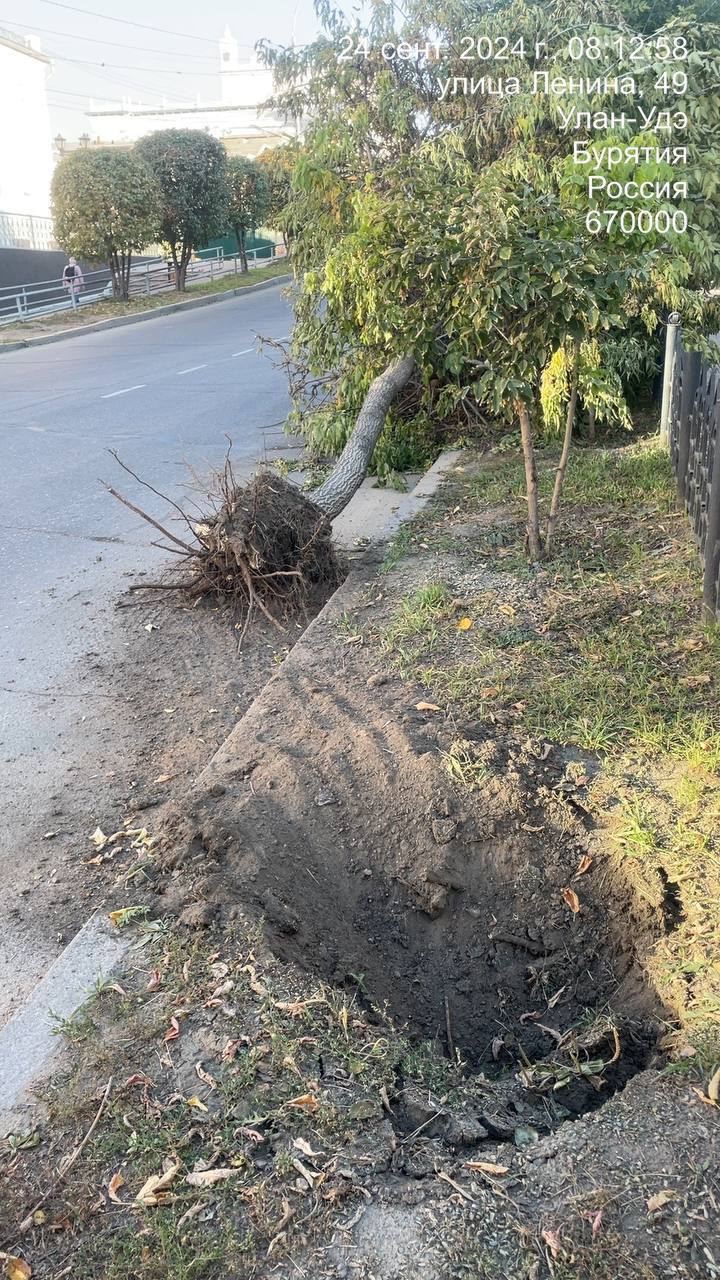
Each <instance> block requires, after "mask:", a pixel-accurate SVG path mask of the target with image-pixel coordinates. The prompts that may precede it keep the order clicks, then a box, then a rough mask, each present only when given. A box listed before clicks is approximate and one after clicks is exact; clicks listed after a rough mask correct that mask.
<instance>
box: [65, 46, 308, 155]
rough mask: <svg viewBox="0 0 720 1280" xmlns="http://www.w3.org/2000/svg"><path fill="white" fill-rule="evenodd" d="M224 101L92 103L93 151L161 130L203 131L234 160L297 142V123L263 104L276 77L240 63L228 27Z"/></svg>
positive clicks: (222, 65) (223, 50) (222, 61)
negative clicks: (286, 119) (219, 141)
mask: <svg viewBox="0 0 720 1280" xmlns="http://www.w3.org/2000/svg"><path fill="white" fill-rule="evenodd" d="M218 77H219V81H220V95H219V98H216V99H212V100H210V101H209V102H203V101H201V100H200V98H198V99H197V100H196V101H195V102H194V103H188V104H183V103H180V102H173V101H172V100H170V99H164V100H163V102H162V105H161V106H157V105H152V106H149V105H147V104H146V103H142V102H135V101H133V100H132V99H131V98H124V99H123V100H122V102H120V103H118V105H117V106H110V107H108V106H105V105H102V106H101V105H100V104H97V105H95V104H94V103H92V102H91V104H90V108H89V110H88V111H87V113H86V114H87V119H88V133H89V135H90V145H91V146H98V145H103V144H104V145H110V146H111V145H116V146H123V145H125V146H129V145H131V144H132V143H134V142H137V140H138V138H142V137H144V135H145V134H147V133H155V132H157V131H158V130H160V129H204V130H207V132H208V133H211V134H212V135H213V137H215V138H219V139H220V140H221V141H222V142H223V143H224V144H225V146H226V148H227V150H228V152H230V154H231V155H245V156H249V157H251V158H254V157H255V156H257V155H259V154H260V152H261V151H264V150H265V149H266V148H267V147H276V146H278V145H280V144H281V143H283V142H287V141H289V139H291V138H294V137H297V133H298V128H297V124H296V122H293V121H290V122H287V121H285V120H284V119H283V118H282V117H280V116H279V115H277V114H274V113H273V112H270V111H266V110H263V107H262V104H263V103H264V102H265V101H266V100H267V99H268V98H269V97H271V95H272V92H273V83H272V72H271V71H270V70H269V68H267V67H265V66H263V65H262V64H261V63H259V62H258V61H257V59H256V58H253V59H251V60H250V61H249V62H241V61H240V58H239V56H238V45H237V41H236V40H235V39H234V37H233V36H232V34H231V32H230V29H229V27H226V28H225V31H224V34H223V36H222V38H221V39H220V41H219V58H218Z"/></svg>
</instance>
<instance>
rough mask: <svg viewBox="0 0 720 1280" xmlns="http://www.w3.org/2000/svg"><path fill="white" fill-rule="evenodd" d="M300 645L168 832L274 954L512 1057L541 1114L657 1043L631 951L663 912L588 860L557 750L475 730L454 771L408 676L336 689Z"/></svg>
mask: <svg viewBox="0 0 720 1280" xmlns="http://www.w3.org/2000/svg"><path fill="white" fill-rule="evenodd" d="M314 644H315V646H316V650H317V652H316V654H315V657H314V666H313V669H312V670H311V671H307V670H304V671H302V672H301V673H300V674H299V675H298V676H297V677H296V678H295V680H294V682H293V681H291V680H290V679H286V680H285V681H284V683H283V686H282V690H281V691H279V692H278V693H277V695H276V696H275V697H274V700H273V698H272V697H268V698H267V699H265V700H263V701H262V705H261V706H260V709H259V712H258V714H257V715H256V717H255V719H254V720H251V721H250V723H249V724H248V723H247V722H246V724H245V725H244V737H243V738H242V740H240V738H239V737H238V738H237V739H236V740H235V742H234V743H233V749H232V752H231V753H229V754H228V756H227V759H226V761H223V760H221V761H220V763H219V765H218V767H217V772H216V774H215V775H214V776H215V778H216V779H217V781H218V782H219V783H221V786H220V787H219V788H218V787H217V786H214V785H209V784H208V783H206V784H205V786H206V791H205V793H204V795H202V796H200V797H197V799H196V800H195V801H194V804H193V811H192V814H191V815H190V818H189V819H188V818H186V819H185V821H186V826H185V829H184V830H183V831H181V832H180V833H179V834H178V833H177V832H175V833H174V839H173V843H174V846H175V848H177V847H178V846H180V845H181V844H182V843H183V842H185V847H186V848H187V847H188V845H189V844H191V843H192V840H193V839H194V838H195V839H196V838H197V837H198V835H200V836H201V838H202V846H203V848H205V849H207V850H208V851H209V853H210V854H211V855H212V856H213V857H214V858H215V859H216V865H217V866H218V867H219V870H218V871H217V874H216V875H215V876H213V877H211V879H213V880H215V881H216V882H217V889H216V890H215V892H214V894H213V895H211V896H214V897H215V900H216V901H217V902H218V903H219V904H222V906H223V907H224V908H227V907H228V906H231V904H232V902H233V901H235V902H237V903H240V904H242V907H243V908H244V909H247V908H251V909H254V910H255V911H256V912H257V913H258V914H262V916H263V917H264V919H265V922H266V930H267V934H268V938H269V941H270V942H271V944H272V945H273V947H274V949H275V951H276V952H277V954H278V955H279V956H280V957H281V958H285V959H289V960H292V961H294V962H297V963H299V964H301V965H302V966H304V967H305V968H306V969H309V970H311V971H312V972H314V973H316V974H317V975H319V976H320V977H321V978H323V979H324V980H327V981H331V982H333V983H335V984H337V985H338V986H345V987H346V988H349V989H350V990H352V991H353V992H356V993H358V998H360V997H361V996H362V997H363V998H364V1000H365V1001H366V1002H367V1004H368V1005H370V1004H372V1003H375V1004H378V1005H387V1007H388V1009H389V1011H390V1012H391V1013H392V1014H393V1016H394V1018H395V1019H396V1020H397V1022H398V1023H400V1024H405V1025H406V1027H407V1032H408V1035H409V1037H410V1038H411V1039H412V1040H414V1041H416V1042H417V1041H423V1040H425V1041H427V1040H430V1041H436V1042H437V1043H438V1044H439V1045H440V1046H441V1047H442V1049H443V1051H444V1052H445V1053H454V1051H457V1052H458V1053H459V1054H460V1056H461V1058H462V1059H463V1061H464V1062H466V1063H467V1064H468V1070H469V1071H470V1072H475V1073H476V1074H477V1075H478V1078H479V1073H484V1074H486V1075H489V1074H491V1073H492V1074H495V1075H497V1074H500V1073H503V1072H505V1073H506V1075H507V1077H508V1078H510V1077H513V1078H516V1077H517V1076H518V1073H519V1072H522V1071H525V1073H526V1077H527V1080H526V1084H525V1086H524V1090H523V1091H524V1094H525V1095H526V1096H528V1097H532V1098H533V1099H534V1101H533V1106H534V1107H536V1108H539V1109H540V1111H541V1112H542V1114H546V1115H547V1116H548V1123H550V1122H551V1119H552V1117H551V1116H550V1113H551V1112H552V1111H553V1109H555V1111H556V1113H557V1112H558V1111H559V1109H561V1108H562V1109H564V1114H565V1115H568V1114H571V1115H574V1114H579V1113H580V1112H582V1111H587V1110H589V1109H592V1108H593V1107H595V1106H597V1105H599V1104H600V1103H602V1102H603V1101H604V1100H605V1098H607V1097H608V1096H609V1094H610V1093H611V1092H612V1091H613V1090H615V1089H617V1088H620V1087H622V1086H623V1085H624V1084H625V1083H626V1081H627V1080H628V1079H629V1078H630V1077H631V1076H633V1075H634V1074H636V1072H637V1071H639V1070H641V1069H642V1068H643V1067H644V1066H645V1065H646V1064H647V1062H648V1060H649V1057H650V1055H651V1053H652V1047H653V1043H654V1039H655V1027H656V1026H657V1023H658V1019H659V1017H660V1016H662V1010H661V1008H660V1005H659V1002H658V1000H657V997H656V996H655V993H654V992H653V991H652V989H651V988H650V987H649V985H648V983H647V981H646V978H645V975H644V972H643V968H642V965H641V963H640V961H639V959H638V955H642V954H644V953H645V952H646V951H647V950H649V949H650V947H651V945H652V943H653V942H654V940H655V937H656V933H657V926H658V921H657V913H656V912H654V911H653V909H652V908H651V907H650V906H649V905H648V904H647V903H645V902H644V901H643V900H641V899H640V898H639V897H637V896H635V895H633V894H632V892H631V890H630V889H629V888H628V887H626V886H624V885H622V884H620V883H618V882H617V881H616V880H615V879H614V876H613V872H612V868H611V862H610V859H609V858H608V859H607V860H605V859H603V858H602V857H601V856H600V855H599V854H598V853H597V851H596V852H595V854H594V856H593V857H588V844H587V832H586V830H585V825H584V824H585V821H586V815H587V810H586V809H585V808H584V807H583V806H582V805H581V804H576V805H575V806H573V805H572V804H569V803H568V800H567V797H566V795H565V792H564V790H562V789H561V788H562V787H563V786H565V785H566V784H565V783H564V782H563V777H564V774H565V769H566V761H565V760H564V759H561V758H560V753H558V760H557V763H556V762H555V761H554V759H553V757H552V756H549V755H548V752H547V751H544V750H543V749H538V750H535V749H533V748H532V746H527V745H526V746H519V745H518V744H512V743H500V742H497V741H495V740H494V739H492V740H491V739H487V740H486V741H481V740H478V741H476V744H475V750H476V752H477V757H478V766H479V767H481V768H482V777H481V780H480V782H479V783H478V784H477V785H476V786H475V788H474V789H473V790H470V789H469V788H467V787H464V788H457V787H455V786H453V785H452V783H451V782H449V781H448V780H447V778H446V777H444V775H443V772H442V769H441V767H440V759H439V756H440V752H441V751H442V750H444V749H446V744H445V743H443V742H442V741H441V740H440V738H439V735H438V731H437V730H436V729H435V727H434V725H432V724H428V715H427V713H426V712H423V711H422V710H418V707H417V706H416V705H414V704H413V702H412V701H411V699H410V698H409V697H408V694H407V692H406V691H404V690H403V688H402V687H401V686H399V687H398V688H397V689H392V690H390V691H386V690H385V689H383V691H382V692H383V700H380V699H379V698H378V695H377V693H376V691H375V689H374V688H373V689H372V692H368V690H367V689H366V678H365V673H364V671H362V670H361V673H360V675H359V676H358V678H357V679H355V680H353V679H352V678H351V673H350V674H346V680H345V684H344V686H343V688H342V689H341V690H340V691H339V692H338V689H337V686H336V683H333V682H332V681H330V680H329V679H328V677H327V673H326V667H325V662H326V657H325V655H324V651H323V647H322V637H321V635H320V637H319V638H318V635H316V636H315V639H314ZM309 660H310V659H308V661H309ZM348 661H349V659H348ZM270 688H271V690H272V686H271V687H270ZM393 699H394V705H393ZM477 776H478V777H479V776H480V773H479V772H478V775H477ZM188 823H189V829H188V825H187V824H188ZM581 868H582V869H581ZM616 1035H617V1039H616ZM556 1086H557V1088H556ZM515 1087H516V1089H517V1088H518V1087H520V1088H521V1089H522V1086H517V1085H516V1086H515ZM533 1114H535V1112H533Z"/></svg>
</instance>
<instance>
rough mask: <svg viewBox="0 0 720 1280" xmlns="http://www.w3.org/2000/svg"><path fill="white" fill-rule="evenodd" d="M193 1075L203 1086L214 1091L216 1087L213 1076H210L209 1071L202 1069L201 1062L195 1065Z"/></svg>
mask: <svg viewBox="0 0 720 1280" xmlns="http://www.w3.org/2000/svg"><path fill="white" fill-rule="evenodd" d="M195 1075H196V1076H197V1078H198V1080H202V1082H203V1084H206V1085H207V1086H208V1088H209V1089H215V1088H216V1087H217V1084H216V1081H215V1078H214V1076H211V1075H210V1072H209V1071H205V1070H204V1069H203V1064H202V1062H196V1063H195Z"/></svg>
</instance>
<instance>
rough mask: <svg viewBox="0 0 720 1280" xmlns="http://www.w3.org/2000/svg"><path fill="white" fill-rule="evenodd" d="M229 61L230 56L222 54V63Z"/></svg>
mask: <svg viewBox="0 0 720 1280" xmlns="http://www.w3.org/2000/svg"><path fill="white" fill-rule="evenodd" d="M229 61H230V54H229V53H227V52H225V53H224V54H223V62H229Z"/></svg>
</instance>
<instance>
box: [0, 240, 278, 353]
mask: <svg viewBox="0 0 720 1280" xmlns="http://www.w3.org/2000/svg"><path fill="white" fill-rule="evenodd" d="M291 279H292V276H291V275H289V274H288V272H287V264H286V263H284V262H281V263H278V264H277V265H272V266H270V267H258V268H256V269H255V270H254V271H252V272H249V273H248V277H247V279H246V280H245V279H243V278H242V277H238V278H235V277H233V278H232V279H225V280H220V281H217V282H216V283H215V284H212V285H197V286H194V287H193V286H190V287H189V288H188V292H187V296H186V297H185V298H184V300H183V301H178V302H170V303H168V302H166V301H165V298H166V297H167V295H166V294H157V295H151V296H150V297H148V298H134V299H132V300H131V301H130V302H114V301H113V300H112V299H110V300H108V301H106V302H101V303H96V304H93V305H92V306H90V307H84V308H82V310H80V311H78V312H72V311H60V312H57V313H56V314H54V315H52V316H46V317H43V318H42V319H39V320H27V321H25V322H24V323H23V324H21V325H13V326H10V325H7V326H3V327H2V328H0V355H1V354H2V353H3V352H4V351H19V350H21V349H22V348H23V347H36V346H45V345H47V343H52V342H62V341H64V340H65V338H75V337H78V336H81V335H82V334H87V333H97V332H99V331H101V330H103V329H117V328H122V327H123V326H125V325H128V324H139V323H141V322H142V321H143V320H150V319H152V318H154V317H155V316H164V315H172V314H173V312H175V311H184V310H188V309H190V308H193V307H206V306H212V305H213V304H214V303H217V302H224V301H225V300H226V299H228V298H234V297H238V296H239V295H240V294H244V293H253V292H258V291H260V290H262V289H270V288H272V287H273V286H274V285H276V284H281V285H282V284H288V283H289V282H290V280H291ZM193 295H195V296H193ZM88 317H90V319H88ZM94 317H98V318H94Z"/></svg>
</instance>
